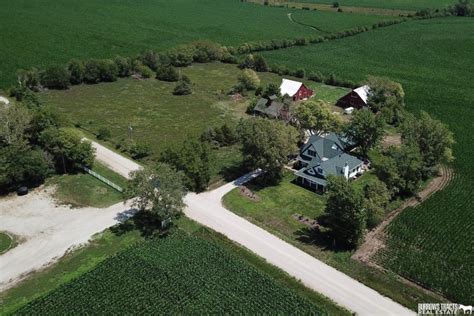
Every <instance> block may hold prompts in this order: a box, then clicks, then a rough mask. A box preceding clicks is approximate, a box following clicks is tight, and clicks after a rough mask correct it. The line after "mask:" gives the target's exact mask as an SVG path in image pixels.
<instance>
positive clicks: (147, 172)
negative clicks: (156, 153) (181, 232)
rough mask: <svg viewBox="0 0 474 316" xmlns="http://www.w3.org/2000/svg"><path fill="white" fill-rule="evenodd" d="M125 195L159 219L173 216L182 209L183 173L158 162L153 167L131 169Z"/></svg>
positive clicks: (141, 208)
mask: <svg viewBox="0 0 474 316" xmlns="http://www.w3.org/2000/svg"><path fill="white" fill-rule="evenodd" d="M130 176H131V180H129V182H128V186H127V190H126V191H125V195H126V196H127V197H128V198H134V199H133V206H134V207H136V208H138V209H139V210H141V211H148V212H151V213H152V214H154V215H156V216H157V217H158V219H159V220H160V221H163V220H167V219H169V218H175V217H177V216H178V215H179V214H181V213H182V211H183V209H184V206H185V204H184V202H183V198H184V195H185V193H186V192H185V189H184V186H183V174H182V172H179V171H176V170H175V169H173V168H172V167H171V166H169V165H167V164H163V163H158V164H157V165H156V167H155V168H153V169H152V168H145V169H141V170H136V171H132V173H131V174H130Z"/></svg>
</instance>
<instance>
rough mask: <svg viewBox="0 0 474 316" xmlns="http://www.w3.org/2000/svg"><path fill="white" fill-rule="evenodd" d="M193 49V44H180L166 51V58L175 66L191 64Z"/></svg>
mask: <svg viewBox="0 0 474 316" xmlns="http://www.w3.org/2000/svg"><path fill="white" fill-rule="evenodd" d="M194 51H195V47H194V46H193V45H181V46H178V47H176V48H174V49H171V50H170V51H168V52H167V54H166V58H167V59H168V60H169V63H170V64H171V65H173V66H175V67H186V66H189V65H191V64H192V62H193V57H194Z"/></svg>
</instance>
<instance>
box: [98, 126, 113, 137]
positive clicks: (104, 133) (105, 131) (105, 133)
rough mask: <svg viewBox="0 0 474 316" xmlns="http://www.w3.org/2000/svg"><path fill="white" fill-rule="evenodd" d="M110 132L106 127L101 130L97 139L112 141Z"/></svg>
mask: <svg viewBox="0 0 474 316" xmlns="http://www.w3.org/2000/svg"><path fill="white" fill-rule="evenodd" d="M110 136H111V134H110V130H109V129H108V128H106V127H101V128H99V132H98V133H97V138H98V139H100V140H108V139H110Z"/></svg>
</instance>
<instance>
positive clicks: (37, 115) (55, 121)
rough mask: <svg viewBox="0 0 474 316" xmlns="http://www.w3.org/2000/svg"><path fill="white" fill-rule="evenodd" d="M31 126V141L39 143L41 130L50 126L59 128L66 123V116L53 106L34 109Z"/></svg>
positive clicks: (29, 130)
mask: <svg viewBox="0 0 474 316" xmlns="http://www.w3.org/2000/svg"><path fill="white" fill-rule="evenodd" d="M32 113H33V115H32V118H31V123H30V126H29V127H28V129H27V134H28V137H29V141H30V143H33V144H39V137H40V135H41V132H43V131H44V130H45V129H48V128H59V127H60V126H61V125H62V124H63V123H64V118H63V117H61V116H60V115H59V114H58V112H57V111H54V110H53V109H51V108H40V109H37V110H35V111H32Z"/></svg>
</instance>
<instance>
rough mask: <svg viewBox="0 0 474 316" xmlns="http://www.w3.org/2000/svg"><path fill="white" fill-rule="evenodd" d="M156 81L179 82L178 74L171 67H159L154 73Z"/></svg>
mask: <svg viewBox="0 0 474 316" xmlns="http://www.w3.org/2000/svg"><path fill="white" fill-rule="evenodd" d="M156 79H158V80H162V81H168V82H175V81H178V80H179V73H178V71H177V70H176V68H174V67H173V66H159V67H158V69H157V71H156Z"/></svg>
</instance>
